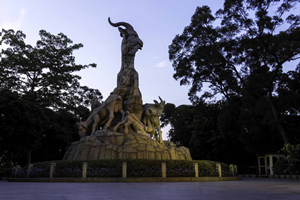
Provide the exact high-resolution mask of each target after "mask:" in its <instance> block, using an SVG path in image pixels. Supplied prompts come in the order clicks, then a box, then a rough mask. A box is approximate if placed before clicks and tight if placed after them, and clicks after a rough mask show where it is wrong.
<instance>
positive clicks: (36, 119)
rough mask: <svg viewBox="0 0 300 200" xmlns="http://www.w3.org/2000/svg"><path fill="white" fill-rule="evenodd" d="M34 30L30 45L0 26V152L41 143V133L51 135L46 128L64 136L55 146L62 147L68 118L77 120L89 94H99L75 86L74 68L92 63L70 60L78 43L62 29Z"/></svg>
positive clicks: (28, 149) (22, 149)
mask: <svg viewBox="0 0 300 200" xmlns="http://www.w3.org/2000/svg"><path fill="white" fill-rule="evenodd" d="M39 35H40V40H38V41H37V42H36V46H31V45H30V44H26V43H25V38H26V35H25V34H23V33H22V31H16V32H15V31H14V30H4V29H2V32H0V36H1V38H0V45H1V46H0V47H1V48H0V49H1V52H0V91H1V94H2V95H1V99H0V100H1V102H2V104H1V108H0V117H1V123H2V125H3V126H1V127H4V129H7V132H5V133H2V134H1V136H0V142H2V143H3V144H9V147H11V148H9V147H8V146H7V145H6V146H5V145H4V146H1V149H0V150H1V152H2V153H3V152H4V154H6V155H12V154H14V155H16V154H18V153H16V152H29V155H30V152H31V151H34V150H36V149H37V148H39V147H40V146H41V145H42V143H44V144H46V143H47V141H46V139H45V138H53V137H52V136H50V135H51V134H52V135H59V134H60V136H59V137H57V138H60V139H61V140H62V141H64V142H63V146H61V145H60V146H61V147H58V149H62V150H63V151H64V150H65V149H64V148H66V147H65V145H68V144H70V143H71V142H72V141H71V140H72V139H73V138H74V137H73V136H72V137H70V135H72V134H73V133H75V132H76V128H74V127H75V124H74V123H73V122H75V121H76V117H77V120H78V119H79V117H80V116H82V115H86V113H87V108H86V107H87V105H88V103H89V101H90V100H91V99H92V98H93V96H95V95H96V96H98V98H99V99H100V100H101V98H102V96H101V93H100V91H99V90H97V89H91V88H88V87H86V86H81V85H80V83H79V80H80V76H78V75H76V74H74V73H75V72H78V71H80V70H82V69H85V68H87V67H95V66H96V64H89V65H79V64H76V63H75V57H74V56H73V51H74V50H78V49H80V48H81V47H83V45H82V44H73V42H72V40H70V39H69V38H68V37H67V36H66V35H64V34H63V33H59V34H58V35H52V34H50V33H48V32H46V31H45V30H41V31H40V33H39ZM66 112H67V113H69V114H67V113H66ZM70 114H72V115H73V116H74V117H71V116H70ZM62 116H65V118H64V117H62ZM63 120H66V121H65V123H63ZM71 123H73V124H71ZM71 127H72V128H71ZM58 128H60V129H61V130H60V131H59V130H58ZM51 130H52V131H51ZM53 131H57V132H56V133H53ZM68 134H69V136H68ZM10 138H11V140H10ZM12 138H13V139H12ZM57 138H56V139H57ZM18 140H19V143H18V142H17V141H18ZM56 142H57V143H56V144H58V143H59V141H58V140H57V141H56ZM53 144H54V143H53ZM44 146H45V147H46V146H48V145H44ZM45 157H46V156H45ZM16 160H18V159H14V161H16Z"/></svg>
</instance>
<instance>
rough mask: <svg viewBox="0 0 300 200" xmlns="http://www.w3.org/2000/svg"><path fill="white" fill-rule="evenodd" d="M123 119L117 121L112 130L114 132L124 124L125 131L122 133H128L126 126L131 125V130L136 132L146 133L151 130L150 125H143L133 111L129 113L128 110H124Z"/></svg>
mask: <svg viewBox="0 0 300 200" xmlns="http://www.w3.org/2000/svg"><path fill="white" fill-rule="evenodd" d="M126 114H127V115H126V116H125V119H124V120H123V121H121V122H119V123H118V124H117V125H116V126H115V127H114V131H115V132H116V131H117V130H118V128H119V126H121V125H124V127H125V131H124V133H126V134H128V133H129V131H128V127H129V126H130V125H132V127H133V130H134V131H135V132H136V133H138V134H143V135H147V133H150V132H152V131H153V128H152V126H145V125H144V124H143V123H142V122H141V121H140V120H139V119H138V118H137V116H136V115H135V114H134V113H130V112H129V111H127V112H126Z"/></svg>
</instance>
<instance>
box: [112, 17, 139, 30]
mask: <svg viewBox="0 0 300 200" xmlns="http://www.w3.org/2000/svg"><path fill="white" fill-rule="evenodd" d="M108 22H109V24H110V25H112V26H113V27H119V26H125V27H126V28H127V29H132V30H134V29H133V27H132V26H131V25H130V24H128V23H126V22H118V23H112V22H111V21H110V17H109V18H108Z"/></svg>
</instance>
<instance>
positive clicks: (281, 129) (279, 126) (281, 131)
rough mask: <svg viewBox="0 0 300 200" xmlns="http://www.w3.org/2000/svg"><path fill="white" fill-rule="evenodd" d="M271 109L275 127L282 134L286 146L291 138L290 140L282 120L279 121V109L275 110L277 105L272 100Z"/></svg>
mask: <svg viewBox="0 0 300 200" xmlns="http://www.w3.org/2000/svg"><path fill="white" fill-rule="evenodd" d="M270 107H271V109H272V113H273V117H274V122H275V125H276V127H277V129H278V131H279V133H280V134H281V136H282V139H283V141H284V143H285V144H287V143H290V141H289V138H288V136H287V134H286V132H285V130H284V128H283V126H282V125H281V122H280V120H279V119H278V112H277V109H276V108H275V105H274V103H273V101H272V100H270Z"/></svg>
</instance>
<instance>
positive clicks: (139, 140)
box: [64, 130, 192, 160]
mask: <svg viewBox="0 0 300 200" xmlns="http://www.w3.org/2000/svg"><path fill="white" fill-rule="evenodd" d="M99 159H155V160H192V158H191V154H190V150H189V149H188V148H186V147H183V146H181V147H177V146H176V145H175V144H174V143H173V142H170V141H164V145H163V144H160V143H159V142H157V141H155V140H153V139H151V138H150V137H149V136H146V135H142V134H136V133H134V134H123V133H118V132H112V131H103V130H99V131H96V132H95V133H94V134H93V135H91V136H85V137H82V138H81V139H80V140H79V141H77V142H74V143H73V144H72V145H71V146H70V147H69V149H68V150H67V152H66V154H65V156H64V160H99Z"/></svg>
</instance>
